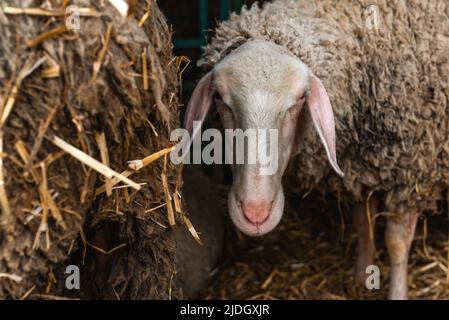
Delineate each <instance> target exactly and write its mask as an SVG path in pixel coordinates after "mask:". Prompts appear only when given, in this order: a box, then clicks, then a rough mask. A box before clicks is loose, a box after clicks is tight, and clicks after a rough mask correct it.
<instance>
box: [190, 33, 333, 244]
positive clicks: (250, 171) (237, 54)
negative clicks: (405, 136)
mask: <svg viewBox="0 0 449 320" xmlns="http://www.w3.org/2000/svg"><path fill="white" fill-rule="evenodd" d="M321 89H322V90H324V88H322V85H321V82H320V81H319V80H318V79H317V78H316V77H315V76H314V75H313V74H312V73H311V72H310V71H309V69H308V68H307V66H306V65H305V64H304V63H303V62H302V61H301V60H299V59H298V58H297V57H295V56H293V55H292V54H291V53H290V52H288V51H287V50H285V49H284V48H282V47H279V46H277V45H275V44H273V43H270V42H266V41H261V40H255V41H251V42H248V43H246V44H244V45H242V46H241V47H239V48H238V49H236V50H234V51H233V52H232V53H230V54H229V55H228V56H227V57H225V58H224V59H223V60H222V61H221V62H219V63H218V64H217V65H216V66H215V68H214V69H213V70H212V71H211V72H209V73H208V74H207V75H206V76H205V77H204V78H203V79H202V80H201V81H200V83H199V84H198V87H197V88H196V89H195V91H194V93H193V95H192V98H191V101H190V103H189V106H188V110H187V115H186V126H187V128H189V124H190V122H191V121H193V120H201V119H203V118H204V115H205V113H206V112H207V110H208V108H209V106H210V105H211V104H213V105H215V106H216V108H217V110H218V113H219V115H220V118H221V122H222V124H223V127H224V128H225V132H229V131H231V132H233V133H234V135H235V136H238V134H243V139H245V140H246V144H244V148H243V149H238V148H237V146H238V145H237V144H236V143H232V144H230V143H229V140H228V139H225V141H226V145H225V148H226V151H227V155H228V156H229V155H231V157H232V158H233V159H232V160H233V161H231V163H232V164H231V168H232V172H233V185H232V187H231V190H230V193H229V196H228V209H229V213H230V216H231V218H232V221H233V222H234V224H235V225H236V226H237V227H238V228H239V229H240V230H241V231H243V232H244V233H246V234H248V235H250V236H258V235H263V234H265V233H267V232H269V231H271V230H273V229H274V228H275V227H276V225H277V224H278V223H279V221H280V219H281V217H282V214H283V209H284V193H283V190H282V184H281V181H282V175H283V173H284V171H285V169H286V167H287V164H288V161H289V159H290V157H291V156H292V153H294V151H295V149H296V147H295V146H296V145H297V143H300V141H297V140H298V139H297V138H298V135H297V134H296V132H297V122H298V118H299V114H300V111H301V109H302V108H303V106H304V105H305V104H308V105H309V109H310V112H311V115H312V119H313V121H314V124H315V128H316V129H317V132H318V135H319V137H320V138H321V139H322V141H323V142H324V145H325V149H326V151H328V152H327V153H328V155H329V158H330V160H331V161H330V162H331V164H332V162H334V163H335V167H336V168H337V169H338V166H337V165H336V160H335V161H334V159H335V139H334V135H333V134H334V124H333V121H334V120H333V114H332V110H331V109H330V113H329V110H325V109H326V108H329V107H330V103H328V105H325V106H324V107H325V108H324V110H323V109H322V108H321V109H320V105H322V104H323V101H322V99H323V98H327V95H326V94H325V90H324V95H325V97H324V96H323V92H322V90H321ZM328 100H329V99H328V98H327V101H328ZM313 107H315V108H316V110H312V108H313ZM329 118H330V119H329ZM237 139H238V138H237ZM326 139H327V140H326ZM239 153H240V154H239ZM262 155H264V156H263V157H262ZM239 157H240V159H243V163H241V162H240V163H239V161H237V160H236V159H237V158H239ZM262 158H264V161H262ZM251 159H253V160H254V161H251ZM267 165H268V168H269V169H268V170H267ZM338 170H339V169H338Z"/></svg>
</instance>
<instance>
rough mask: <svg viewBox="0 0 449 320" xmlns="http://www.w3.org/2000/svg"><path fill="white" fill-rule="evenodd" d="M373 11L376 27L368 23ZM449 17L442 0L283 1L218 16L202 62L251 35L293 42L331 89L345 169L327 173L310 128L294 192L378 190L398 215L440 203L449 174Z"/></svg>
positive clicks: (357, 194)
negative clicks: (222, 18) (221, 18)
mask: <svg viewBox="0 0 449 320" xmlns="http://www.w3.org/2000/svg"><path fill="white" fill-rule="evenodd" d="M372 5H375V7H372ZM370 6H371V7H370ZM373 8H374V10H378V12H379V17H380V20H379V25H378V26H379V28H369V27H368V26H367V25H366V21H368V20H367V19H369V17H367V15H370V14H372V12H371V11H370V10H371V9H373ZM448 17H449V4H448V3H447V2H446V1H442V0H428V1H418V0H410V1H405V0H397V1H382V0H374V1H365V0H362V1H350V0H348V1H333V0H324V1H319V2H318V1H317V2H314V3H311V2H309V1H288V0H278V1H274V2H272V3H267V4H265V5H264V6H263V7H262V8H260V7H258V6H257V5H253V6H252V7H251V8H246V7H244V8H243V10H242V12H241V14H240V15H237V14H233V15H231V17H230V19H229V20H228V21H226V22H223V23H221V24H220V25H219V26H218V28H217V30H216V34H215V36H214V38H213V39H212V41H211V42H210V44H209V45H208V46H207V47H206V48H205V53H204V56H203V59H202V60H201V61H200V63H199V65H200V66H203V67H205V68H206V69H207V68H212V67H213V66H214V65H215V64H216V63H217V62H218V61H220V60H221V59H223V58H224V57H225V56H226V55H227V54H229V53H230V52H232V50H234V49H236V48H237V47H239V46H240V45H242V44H243V43H245V42H247V41H250V40H252V39H264V40H267V41H271V42H274V43H276V44H278V45H281V46H283V47H285V48H287V49H288V50H290V51H291V52H292V53H293V54H295V55H296V56H297V57H299V58H300V59H301V60H302V61H303V62H304V63H305V64H306V65H307V66H308V67H309V68H310V69H311V70H312V72H314V73H315V75H317V76H318V77H319V78H320V79H321V81H322V82H323V83H324V85H325V87H326V88H327V92H328V94H329V97H330V100H331V102H332V105H333V109H334V113H335V120H336V135H337V155H338V161H339V163H340V165H341V167H342V169H343V171H344V173H345V178H344V179H341V178H340V177H337V176H336V175H335V174H333V173H330V167H329V165H328V164H327V161H326V158H325V152H324V150H323V147H322V145H321V143H320V142H319V139H317V136H316V133H315V132H313V131H312V130H308V131H307V132H308V133H307V134H306V135H305V138H304V140H305V141H304V142H303V143H301V149H300V152H299V155H298V156H296V157H295V159H294V161H292V163H291V165H290V170H289V176H290V177H293V178H294V179H293V180H291V179H290V182H288V183H289V184H290V186H291V187H292V188H291V189H296V190H298V191H301V190H302V191H305V190H309V189H311V188H317V189H320V190H322V191H336V190H338V191H341V194H343V195H348V196H351V197H352V198H353V199H355V200H358V201H360V200H362V199H364V198H365V197H367V195H368V194H370V193H371V192H378V193H380V194H381V195H382V197H383V201H382V203H383V205H384V208H383V209H384V211H388V212H392V213H399V214H400V213H402V212H405V211H407V210H410V208H418V209H420V210H426V209H434V208H435V204H436V200H438V199H440V198H441V195H442V191H443V190H444V189H445V188H446V187H447V183H446V181H449V180H448V178H449V170H448V169H449V160H448V159H449V154H448V153H449V139H448V138H449V131H448V129H449V117H448V116H447V111H446V110H447V108H448V107H449V103H448V101H449V80H448V75H449V18H448ZM305 112H306V111H304V112H303V114H302V116H304V117H307V116H308V115H307V114H306V113H305Z"/></svg>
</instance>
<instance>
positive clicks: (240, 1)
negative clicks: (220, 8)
mask: <svg viewBox="0 0 449 320" xmlns="http://www.w3.org/2000/svg"><path fill="white" fill-rule="evenodd" d="M234 3H235V12H237V13H240V10H241V9H242V7H243V3H244V0H235V1H234Z"/></svg>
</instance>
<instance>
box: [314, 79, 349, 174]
mask: <svg viewBox="0 0 449 320" xmlns="http://www.w3.org/2000/svg"><path fill="white" fill-rule="evenodd" d="M307 105H308V106H309V110H310V115H311V117H312V121H313V124H314V126H315V129H316V131H317V133H318V136H319V137H320V139H321V142H322V143H323V145H324V148H325V150H326V154H327V157H328V159H329V162H330V164H331V166H332V168H333V169H334V170H335V172H336V173H337V174H339V175H340V176H342V177H343V176H344V173H343V172H342V170H341V169H340V167H339V166H338V163H337V152H336V147H335V120H334V112H333V111H332V105H331V102H330V100H329V96H328V95H327V92H326V89H325V88H324V86H323V84H322V83H321V81H320V79H318V78H317V77H316V76H315V75H313V74H312V75H311V76H310V95H309V96H308V97H307Z"/></svg>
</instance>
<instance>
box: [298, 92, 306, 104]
mask: <svg viewBox="0 0 449 320" xmlns="http://www.w3.org/2000/svg"><path fill="white" fill-rule="evenodd" d="M305 99H306V94H305V93H304V94H303V95H302V96H301V97H300V98H299V101H301V102H302V101H304V100H305Z"/></svg>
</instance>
